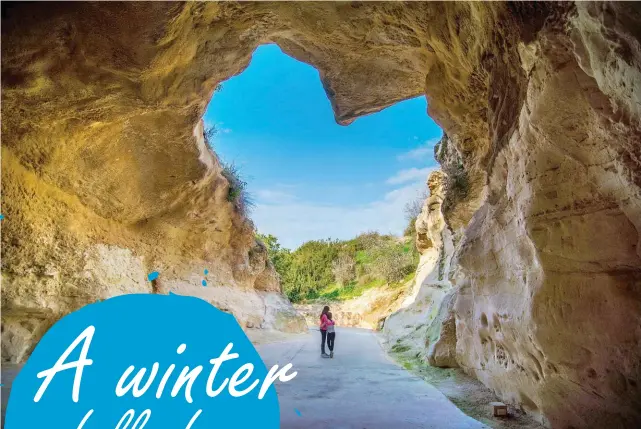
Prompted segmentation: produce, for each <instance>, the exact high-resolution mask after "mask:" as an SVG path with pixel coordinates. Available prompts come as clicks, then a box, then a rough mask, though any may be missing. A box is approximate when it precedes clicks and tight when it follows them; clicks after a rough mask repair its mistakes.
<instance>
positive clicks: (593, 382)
mask: <svg viewBox="0 0 641 429" xmlns="http://www.w3.org/2000/svg"><path fill="white" fill-rule="evenodd" d="M640 23H641V11H640V10H639V6H637V4H636V3H623V2H621V3H617V2H612V3H610V2H603V3H592V2H577V3H569V2H568V3H522V2H515V3H480V2H473V3H472V2H470V3H466V2H456V3H455V2H449V3H437V2H429V3H427V2H426V3H423V2H409V3H400V2H394V3H391V2H390V3H387V2H376V3H356V2H351V3H329V2H323V3H320V2H319V3H316V2H305V3H288V2H279V3H267V2H258V3H231V2H225V3H213V2H209V3H160V2H154V3H126V4H122V3H89V2H86V3H66V4H51V5H47V6H44V5H41V4H11V3H7V4H4V3H3V22H2V39H3V44H2V108H3V111H2V113H3V115H2V143H3V144H2V185H3V189H2V191H3V214H4V215H5V220H3V222H2V228H3V231H2V256H3V258H2V275H3V284H2V286H3V291H2V310H3V311H2V317H3V322H4V323H3V329H4V330H3V337H2V346H3V356H4V357H8V358H9V359H11V360H20V359H23V358H24V357H25V356H26V354H28V350H29V348H30V347H31V346H32V345H33V344H34V342H35V341H36V340H37V338H39V336H40V335H41V334H42V332H43V331H44V330H45V329H46V328H47V326H48V325H50V324H51V323H52V322H53V320H55V319H56V318H57V317H59V316H60V315H62V314H64V313H66V312H68V311H70V310H72V309H73V308H76V307H78V306H79V305H82V304H83V303H85V302H88V301H91V300H93V299H96V298H97V297H104V296H109V295H112V294H117V293H125V292H132V291H143V292H152V291H153V290H152V289H151V285H150V284H149V283H148V282H146V281H145V278H144V276H145V274H146V272H147V271H149V270H150V269H156V270H158V271H160V272H161V273H162V274H161V278H160V281H159V283H158V285H157V287H158V288H159V289H158V290H159V291H163V292H165V291H167V290H169V289H170V288H175V289H176V290H181V291H183V292H185V293H192V294H205V293H206V294H219V295H217V296H216V297H214V296H210V297H208V299H211V300H212V301H215V300H219V301H220V302H224V303H227V305H229V306H230V310H231V311H234V308H232V307H234V306H237V307H238V308H237V309H236V310H235V311H237V312H238V314H240V315H241V316H240V318H241V319H243V320H244V322H243V323H245V325H246V326H248V325H250V324H251V325H252V326H254V325H257V324H259V323H262V324H264V323H267V322H266V320H276V319H277V317H272V316H269V317H268V316H267V315H269V314H271V313H270V312H269V311H268V310H269V308H270V307H269V305H266V304H265V303H267V302H269V300H268V298H267V297H266V296H267V295H269V294H272V295H270V296H272V297H273V296H274V295H273V294H278V286H277V284H276V283H274V282H273V281H271V280H269V279H270V278H273V276H272V274H270V268H269V266H268V264H265V263H264V259H262V261H263V262H262V263H261V262H260V261H261V257H260V256H258V255H260V254H261V250H260V249H258V248H255V246H256V245H255V244H254V240H253V236H252V233H251V229H252V228H251V225H250V223H249V222H248V221H247V219H245V218H244V217H243V216H242V215H239V214H238V213H237V212H236V211H235V209H234V207H233V205H232V204H230V203H228V202H227V201H226V192H227V183H226V181H225V180H224V178H223V177H222V176H221V174H220V166H219V163H218V161H217V160H216V157H215V154H213V153H211V152H210V151H209V150H207V148H206V147H205V145H204V142H203V140H202V131H201V130H200V128H199V125H198V121H199V118H200V117H201V116H202V114H203V112H204V109H205V106H206V104H207V102H208V101H209V98H210V97H211V95H212V93H213V91H214V88H215V87H216V85H217V84H218V83H219V82H221V81H223V80H224V79H226V78H228V77H230V76H233V75H235V74H237V73H239V72H241V71H242V70H243V69H244V68H245V67H246V66H247V64H248V62H249V58H250V55H251V52H252V51H253V50H254V49H255V48H256V46H258V45H260V44H263V43H270V42H274V43H278V44H279V45H280V46H281V47H282V48H283V49H284V51H285V52H287V53H289V54H290V55H292V56H294V57H296V58H298V59H299V60H301V61H305V62H308V63H309V64H311V65H313V66H315V67H316V68H317V69H318V70H319V75H320V79H321V81H322V83H323V85H324V88H325V90H326V92H327V95H328V98H329V99H330V102H331V103H332V106H333V108H334V111H335V115H336V119H337V121H338V122H340V123H343V124H347V123H349V122H350V121H351V120H353V119H354V118H355V117H357V116H359V115H362V114H366V113H369V112H373V111H377V110H380V109H381V108H384V107H386V106H389V105H391V104H393V103H394V102H396V101H399V100H403V99H406V98H409V97H413V96H417V95H421V94H426V96H427V98H428V102H429V114H430V115H431V116H432V117H433V118H434V119H435V120H436V121H437V122H438V123H439V124H440V125H442V126H443V128H444V131H445V133H446V134H447V136H448V146H451V148H453V149H452V150H450V149H448V150H447V152H448V153H450V154H451V155H455V154H456V156H448V157H445V158H444V159H443V160H442V169H443V172H444V173H445V175H446V177H447V180H446V186H445V192H444V194H443V201H442V206H441V209H440V212H441V214H442V217H443V219H444V222H445V227H444V228H443V229H442V231H443V232H442V233H441V237H445V235H447V234H450V235H451V240H452V244H451V248H452V253H451V258H449V257H448V258H449V259H450V260H451V261H452V263H451V265H450V266H451V267H452V269H451V270H449V272H448V274H447V275H446V276H441V277H442V278H443V279H447V284H446V285H444V288H443V290H442V291H440V292H438V295H439V297H436V295H437V291H436V289H434V288H432V289H433V291H430V292H429V294H427V295H428V296H427V298H429V299H425V300H424V301H425V303H426V305H430V304H428V301H429V302H430V303H434V302H436V301H439V300H440V301H441V302H447V303H450V302H452V301H451V300H450V298H447V299H445V296H446V295H449V294H450V293H451V291H453V290H457V291H458V297H457V298H456V299H455V301H454V304H452V305H453V307H452V308H453V310H454V312H455V325H456V361H457V362H458V364H460V365H461V366H462V367H463V368H465V370H466V371H468V372H469V373H471V374H473V375H475V376H476V377H478V378H479V379H480V380H481V381H483V382H484V383H485V384H486V385H488V386H489V387H491V388H492V389H494V390H495V391H496V392H497V393H498V394H499V395H500V396H501V397H502V398H504V399H505V400H506V401H509V402H512V403H516V404H520V405H521V406H522V407H523V408H524V409H525V410H527V411H528V412H530V413H532V414H533V415H535V416H537V418H538V419H539V420H540V421H542V422H544V423H546V424H547V425H548V426H550V427H554V428H571V427H574V428H577V427H594V428H602V427H629V428H635V427H639V426H640V424H639V423H640V422H641V415H640V414H639V410H641V402H640V401H641V399H640V398H641V391H640V390H639V389H641V364H640V362H641V349H640V348H639V344H641V330H640V328H639V327H640V326H641V320H640V318H641V286H640V285H641V268H640V267H641V261H640V258H641V256H640V255H641V253H640V252H641V251H640V250H639V249H640V247H639V230H640V228H641V213H640V210H641V192H640V187H641V163H640V161H639V160H640V159H641V127H640V125H639V124H640V123H641V117H640V115H641V114H640V111H639V109H640V106H641V96H640V92H641V74H640V73H641V72H640V70H641V47H640V44H639V41H640V39H641V35H640V34H639V31H638V29H639V28H640V27H641V25H640ZM453 178H456V180H453ZM444 242H445V241H444ZM445 248H447V245H445ZM434 249H436V247H434ZM424 252H425V255H424V258H423V262H425V267H426V268H425V273H426V274H425V279H428V278H429V277H430V276H432V277H433V276H434V274H433V271H434V270H433V267H432V269H430V268H429V267H428V265H432V266H433V265H434V264H436V265H435V266H436V267H439V266H440V263H439V260H442V259H441V258H440V256H438V255H437V252H436V251H430V250H429V248H426V249H425V250H424ZM439 254H440V251H439ZM444 254H448V255H449V253H447V252H445V253H444ZM446 260H447V258H446ZM427 262H429V264H428V263H427ZM206 267H208V268H209V271H210V273H211V274H210V278H209V282H210V284H212V285H216V286H221V289H220V290H217V289H216V290H215V291H214V289H212V290H209V289H207V292H205V290H204V289H202V286H199V284H200V283H199V282H200V280H201V274H200V273H201V272H202V270H203V269H204V268H206ZM439 271H442V270H437V271H436V275H437V277H436V279H438V282H443V281H444V280H440V279H439V276H438V273H439ZM421 275H422V274H421ZM423 283H424V282H421V283H420V284H419V286H418V290H417V291H415V292H416V293H414V294H413V296H414V297H415V298H414V302H413V303H411V304H409V303H408V306H407V307H406V309H411V308H415V309H416V320H417V321H418V322H420V323H422V322H421V321H425V320H427V318H430V317H431V316H430V314H432V311H434V312H436V314H437V316H436V317H435V318H432V319H431V320H437V319H438V320H442V321H443V322H444V323H441V325H442V326H443V327H444V330H441V332H451V325H452V323H451V317H449V316H448V314H451V312H449V311H445V310H443V311H441V310H432V309H431V308H432V307H430V310H429V312H427V316H425V314H426V310H425V309H421V308H420V306H418V305H415V304H417V303H418V302H420V301H421V300H422V298H420V296H421V294H420V293H419V292H421V291H423V292H427V291H429V290H430V289H426V288H421V287H420V285H423ZM428 283H433V284H441V283H437V282H434V281H433V279H432V280H429V281H428ZM223 286H226V287H227V288H225V287H223ZM448 288H449V289H448ZM443 292H447V293H443ZM243 294H246V295H243ZM440 295H443V296H442V297H440ZM243 296H244V297H247V299H243V298H242V297H243ZM450 297H451V295H450ZM416 298H418V300H417V299H416ZM434 308H435V307H434ZM439 308H445V309H446V310H447V309H448V308H450V307H449V305H448V306H446V307H443V306H439ZM408 311H409V310H408ZM406 313H407V312H406ZM408 314H409V313H408ZM412 317H414V316H412ZM261 320H262V322H260V321H261ZM420 323H419V324H420ZM404 326H405V325H403V327H404ZM403 329H405V328H403ZM407 329H409V328H407ZM430 332H433V331H430ZM426 335H431V334H429V333H428V332H426ZM430 344H434V343H433V342H430ZM443 350H451V347H450V346H447V347H444V348H443ZM448 353H449V352H447V353H445V356H450V355H449V354H448ZM437 355H438V354H434V355H433V356H432V359H437ZM448 359H449V358H448Z"/></svg>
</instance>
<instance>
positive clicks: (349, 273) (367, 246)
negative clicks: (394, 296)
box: [257, 232, 418, 302]
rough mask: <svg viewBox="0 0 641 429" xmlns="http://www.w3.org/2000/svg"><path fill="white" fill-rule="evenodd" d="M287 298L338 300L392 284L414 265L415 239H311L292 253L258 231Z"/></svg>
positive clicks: (378, 236) (402, 279) (367, 236)
mask: <svg viewBox="0 0 641 429" xmlns="http://www.w3.org/2000/svg"><path fill="white" fill-rule="evenodd" d="M257 239H259V240H260V241H261V242H263V243H264V244H265V247H266V248H267V252H268V254H269V257H270V259H271V260H272V263H273V265H274V267H275V268H276V271H277V272H278V274H279V276H280V279H281V286H282V290H283V292H284V293H285V294H287V296H288V297H289V299H290V300H291V301H292V302H300V301H305V300H314V299H322V300H343V299H349V298H354V297H356V296H359V295H361V294H362V293H363V292H365V291H366V290H367V289H370V288H373V287H379V286H383V285H384V284H386V283H390V284H391V286H394V287H397V286H398V285H400V284H403V283H404V282H405V281H407V280H408V279H409V278H410V277H411V275H413V273H414V270H415V269H416V265H417V263H418V252H417V251H416V249H415V246H414V241H413V239H412V240H407V239H406V240H403V241H399V239H398V238H396V237H394V236H391V235H381V234H378V233H371V232H370V233H366V234H362V235H359V236H358V237H356V238H353V239H351V240H345V241H338V240H314V241H309V242H307V243H304V244H303V245H302V246H301V247H299V248H298V249H296V250H295V251H292V252H290V251H289V250H288V249H283V248H282V247H281V246H280V244H279V243H278V240H277V239H276V237H274V236H272V235H260V234H257Z"/></svg>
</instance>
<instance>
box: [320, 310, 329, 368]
mask: <svg viewBox="0 0 641 429" xmlns="http://www.w3.org/2000/svg"><path fill="white" fill-rule="evenodd" d="M327 313H329V306H328V305H326V306H325V307H323V312H322V313H321V315H320V333H321V357H324V358H328V357H329V355H328V354H327V353H325V341H326V340H327V326H328V325H329V319H328V318H327Z"/></svg>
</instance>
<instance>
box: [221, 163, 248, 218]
mask: <svg viewBox="0 0 641 429" xmlns="http://www.w3.org/2000/svg"><path fill="white" fill-rule="evenodd" d="M221 165H222V167H223V172H222V174H223V176H224V177H225V179H227V181H228V182H229V190H228V191H227V201H229V202H230V203H234V206H235V207H236V209H238V211H240V212H241V213H242V214H243V215H247V214H248V213H249V211H250V210H251V208H252V207H253V206H254V201H253V200H252V197H251V195H250V194H249V192H248V191H247V182H245V181H244V180H243V178H242V175H241V173H240V170H239V169H238V166H236V165H235V164H227V163H224V162H223V163H221Z"/></svg>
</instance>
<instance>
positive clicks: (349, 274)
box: [332, 253, 356, 285]
mask: <svg viewBox="0 0 641 429" xmlns="http://www.w3.org/2000/svg"><path fill="white" fill-rule="evenodd" d="M332 274H334V278H335V279H336V283H338V284H340V285H346V284H347V283H349V282H351V281H352V280H354V278H355V277H356V261H355V260H354V257H353V256H352V255H349V254H347V253H341V254H340V256H339V257H338V258H336V259H335V260H334V262H332Z"/></svg>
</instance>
